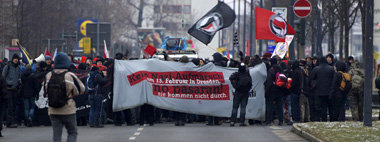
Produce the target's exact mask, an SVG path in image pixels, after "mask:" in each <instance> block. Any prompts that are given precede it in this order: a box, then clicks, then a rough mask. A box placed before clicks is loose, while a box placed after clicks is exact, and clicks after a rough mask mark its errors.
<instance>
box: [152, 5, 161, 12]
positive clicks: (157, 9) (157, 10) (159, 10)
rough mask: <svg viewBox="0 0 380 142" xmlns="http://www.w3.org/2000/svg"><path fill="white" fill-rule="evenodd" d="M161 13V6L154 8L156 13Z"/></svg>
mask: <svg viewBox="0 0 380 142" xmlns="http://www.w3.org/2000/svg"><path fill="white" fill-rule="evenodd" d="M160 12H161V7H160V6H159V5H155V6H154V13H160Z"/></svg>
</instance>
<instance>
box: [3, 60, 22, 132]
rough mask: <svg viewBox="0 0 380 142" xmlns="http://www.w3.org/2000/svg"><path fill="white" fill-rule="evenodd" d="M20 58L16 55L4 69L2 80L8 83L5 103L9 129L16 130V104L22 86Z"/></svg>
mask: <svg viewBox="0 0 380 142" xmlns="http://www.w3.org/2000/svg"><path fill="white" fill-rule="evenodd" d="M19 60H20V56H18V55H17V54H14V55H13V57H12V61H10V62H9V63H8V65H6V66H5V67H4V69H3V72H2V78H3V79H5V82H6V85H7V87H6V90H7V95H6V96H5V97H4V102H5V103H7V108H8V109H7V127H10V128H16V127H17V123H15V122H14V120H16V119H15V118H16V113H15V112H16V103H17V96H18V90H19V88H20V85H21V68H20V62H19Z"/></svg>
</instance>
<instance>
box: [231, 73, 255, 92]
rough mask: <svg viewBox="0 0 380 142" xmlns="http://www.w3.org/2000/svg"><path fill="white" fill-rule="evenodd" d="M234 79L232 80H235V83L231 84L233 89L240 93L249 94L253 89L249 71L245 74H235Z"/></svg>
mask: <svg viewBox="0 0 380 142" xmlns="http://www.w3.org/2000/svg"><path fill="white" fill-rule="evenodd" d="M231 76H233V77H232V80H235V81H234V82H231V83H232V85H233V87H234V88H235V91H238V92H249V90H251V88H252V78H251V75H250V74H249V71H247V72H245V73H239V72H235V73H234V74H233V75H231Z"/></svg>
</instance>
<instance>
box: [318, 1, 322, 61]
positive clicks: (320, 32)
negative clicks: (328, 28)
mask: <svg viewBox="0 0 380 142" xmlns="http://www.w3.org/2000/svg"><path fill="white" fill-rule="evenodd" d="M321 11H322V1H321V0H318V6H317V17H316V21H317V41H316V42H317V43H316V48H317V49H316V53H317V56H319V57H322V56H323V55H322V19H321Z"/></svg>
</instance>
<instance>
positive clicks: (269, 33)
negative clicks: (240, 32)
mask: <svg viewBox="0 0 380 142" xmlns="http://www.w3.org/2000/svg"><path fill="white" fill-rule="evenodd" d="M255 16H256V39H266V40H275V41H276V42H285V35H286V34H291V35H294V34H295V33H296V32H295V31H294V29H293V28H292V27H291V26H290V25H289V24H288V22H286V21H285V20H284V19H283V18H281V17H280V16H279V15H277V14H276V13H273V12H272V11H269V10H266V9H263V8H259V7H255Z"/></svg>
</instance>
